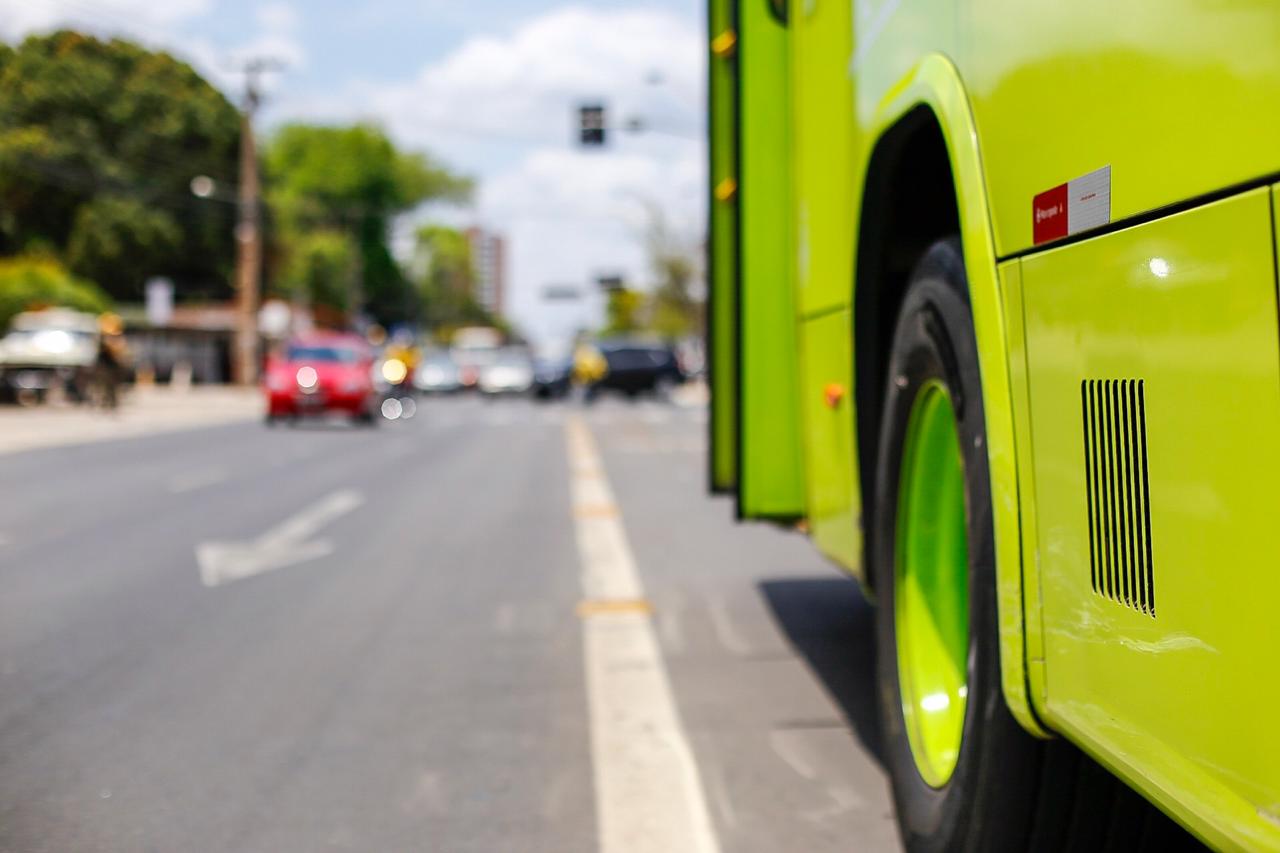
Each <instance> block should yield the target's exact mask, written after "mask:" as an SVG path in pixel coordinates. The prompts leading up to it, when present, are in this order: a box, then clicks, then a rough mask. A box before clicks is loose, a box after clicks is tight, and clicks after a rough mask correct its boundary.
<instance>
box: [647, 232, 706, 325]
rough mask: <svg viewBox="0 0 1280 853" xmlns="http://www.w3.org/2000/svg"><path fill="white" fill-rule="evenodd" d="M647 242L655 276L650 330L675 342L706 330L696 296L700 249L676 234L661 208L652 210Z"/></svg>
mask: <svg viewBox="0 0 1280 853" xmlns="http://www.w3.org/2000/svg"><path fill="white" fill-rule="evenodd" d="M645 243H646V249H647V251H648V255H649V268H650V274H651V275H652V276H653V290H652V294H651V295H650V297H649V300H648V302H649V305H648V306H647V311H646V314H647V317H646V320H647V325H648V327H649V329H650V330H651V331H653V332H655V333H657V334H659V335H661V336H662V337H664V338H667V339H671V340H674V339H677V338H683V337H688V336H690V335H695V334H699V333H700V332H701V330H702V329H703V304H702V302H701V300H698V299H696V298H695V297H694V293H693V286H694V281H695V279H696V277H697V273H698V251H697V247H696V246H695V245H693V244H692V243H691V242H690V241H688V240H685V239H682V238H681V237H680V236H679V235H678V234H676V233H675V232H674V231H672V229H671V227H670V226H669V225H668V224H667V222H666V219H665V218H664V217H663V216H662V214H661V212H660V211H659V210H658V209H657V208H653V209H651V211H650V224H649V231H648V234H647V235H646V240H645Z"/></svg>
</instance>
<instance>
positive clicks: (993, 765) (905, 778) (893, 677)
mask: <svg viewBox="0 0 1280 853" xmlns="http://www.w3.org/2000/svg"><path fill="white" fill-rule="evenodd" d="M932 381H937V382H941V383H942V385H943V386H944V387H945V388H946V390H947V392H948V393H949V395H950V397H951V401H952V405H953V406H954V409H955V415H956V425H957V427H958V431H959V439H960V449H961V455H962V457H963V467H964V491H965V503H966V509H967V511H966V519H967V524H966V532H967V536H968V559H969V570H968V577H969V651H968V658H967V660H968V663H967V668H968V698H967V701H966V703H965V714H964V723H963V733H962V739H961V745H960V751H959V756H958V758H957V761H956V766H955V770H954V772H953V773H952V775H951V776H950V778H949V779H948V780H947V782H946V783H945V784H943V785H942V786H941V787H938V788H935V787H932V786H931V785H929V784H928V783H927V782H926V781H925V780H924V778H922V776H921V775H920V772H919V770H918V769H917V766H916V762H915V759H914V757H913V755H912V752H911V745H910V742H909V739H908V735H907V731H906V723H905V722H904V715H903V707H902V699H901V685H900V683H899V677H898V676H899V673H898V652H897V635H896V630H895V624H894V593H895V590H894V575H895V571H894V566H895V564H896V555H895V549H896V541H897V533H896V527H897V506H898V492H899V472H900V469H901V466H902V454H903V445H904V442H905V433H906V427H907V422H908V418H909V416H910V414H911V411H912V406H913V404H914V402H915V399H916V395H917V393H918V392H919V390H920V389H921V387H922V386H924V385H925V383H928V382H932ZM873 519H874V521H873V523H874V525H875V527H874V531H873V535H872V548H873V552H872V571H873V573H874V578H873V583H874V586H875V590H876V595H877V599H878V602H877V603H878V606H877V608H876V611H877V615H876V641H877V655H876V656H877V661H876V663H877V675H878V678H879V683H880V696H881V714H882V723H883V726H882V728H883V734H884V739H885V744H884V751H885V760H886V763H887V765H888V769H889V773H890V776H891V778H892V782H893V795H894V802H895V804H896V806H897V814H898V826H899V830H900V832H901V835H902V840H903V843H904V844H905V845H906V847H907V849H909V850H912V851H938V853H942V851H967V850H973V851H997V850H1022V849H1025V845H1026V843H1027V841H1028V840H1029V829H1030V823H1031V815H1032V813H1033V810H1034V806H1035V793H1036V787H1037V786H1036V784H1035V782H1036V777H1037V775H1038V774H1037V770H1038V768H1039V763H1040V762H1039V759H1040V755H1041V751H1042V747H1041V744H1040V743H1038V742H1037V741H1036V740H1035V739H1034V738H1032V737H1031V736H1030V735H1029V734H1027V733H1026V732H1025V731H1023V730H1022V729H1021V727H1019V725H1018V724H1017V722H1016V721H1015V720H1014V719H1013V717H1012V715H1011V714H1010V713H1009V711H1008V709H1007V708H1006V707H1005V703H1004V698H1003V695H1002V693H1001V687H1000V652H999V646H998V636H999V635H998V632H997V624H996V599H995V590H996V584H995V546H994V535H993V532H992V524H991V481H990V477H989V475H988V471H987V459H986V427H985V421H984V416H983V409H982V384H981V377H980V375H979V372H978V354H977V344H976V342H975V340H974V333H973V319H972V315H971V312H970V309H969V300H968V284H967V281H966V277H965V272H964V261H963V257H962V255H961V252H960V246H959V242H958V241H956V240H947V241H944V242H940V243H937V244H935V245H934V246H932V247H931V248H930V249H929V250H928V251H927V252H926V253H925V255H924V257H923V259H922V260H921V261H920V263H919V264H918V265H917V267H916V269H915V271H914V273H913V274H912V276H911V281H910V284H909V285H908V288H907V293H906V296H905V297H904V300H903V305H902V311H901V313H900V315H899V319H898V324H897V328H896V330H895V331H894V337H893V344H892V349H891V352H890V356H889V362H888V383H887V389H886V393H885V406H884V419H883V421H882V428H881V434H880V445H879V458H878V459H877V466H876V490H875V512H874V515H873Z"/></svg>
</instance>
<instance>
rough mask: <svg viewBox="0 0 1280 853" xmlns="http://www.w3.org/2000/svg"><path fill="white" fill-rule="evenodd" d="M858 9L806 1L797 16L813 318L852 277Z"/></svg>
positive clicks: (799, 210) (801, 282)
mask: <svg viewBox="0 0 1280 853" xmlns="http://www.w3.org/2000/svg"><path fill="white" fill-rule="evenodd" d="M851 8H852V7H851V5H850V4H849V3H830V2H828V3H817V4H813V5H812V6H811V7H810V8H806V4H799V5H798V6H797V8H795V9H793V10H792V15H791V30H792V32H791V39H792V44H793V49H792V51H791V60H792V78H793V83H794V85H793V86H792V90H793V95H792V98H793V105H794V109H793V117H792V120H791V130H792V146H793V150H794V158H793V166H792V168H793V170H794V174H795V206H794V214H793V215H794V230H795V234H796V288H797V290H798V293H799V310H800V313H801V314H802V315H803V316H806V317H808V316H813V315H815V314H817V313H821V312H823V311H827V310H834V309H837V308H841V307H844V306H846V305H848V303H849V296H850V292H851V285H852V282H853V251H852V246H851V244H850V242H849V235H851V234H852V233H853V229H854V221H855V216H856V210H857V207H856V205H855V198H856V196H855V190H856V179H855V169H856V166H857V165H858V164H857V162H856V156H855V151H856V145H857V139H858V134H857V133H856V131H855V126H854V117H853V97H854V90H853V78H852V77H850V76H849V72H848V64H849V53H850V50H851V38H852V30H851V27H850V14H851Z"/></svg>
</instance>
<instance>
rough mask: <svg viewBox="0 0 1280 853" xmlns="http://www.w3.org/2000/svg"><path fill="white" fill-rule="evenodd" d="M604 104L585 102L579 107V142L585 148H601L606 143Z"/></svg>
mask: <svg viewBox="0 0 1280 853" xmlns="http://www.w3.org/2000/svg"><path fill="white" fill-rule="evenodd" d="M604 119H605V116H604V106H603V105H602V104H583V105H582V106H580V107H578V142H579V143H580V144H581V145H582V147H584V148H600V147H603V146H604V144H605V123H604Z"/></svg>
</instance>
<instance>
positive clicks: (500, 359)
mask: <svg viewBox="0 0 1280 853" xmlns="http://www.w3.org/2000/svg"><path fill="white" fill-rule="evenodd" d="M532 387H533V360H532V359H531V358H529V354H528V353H526V352H525V351H524V350H518V349H505V350H501V351H500V352H499V353H498V354H497V356H496V357H495V358H494V359H493V361H492V362H490V363H489V364H486V365H484V366H483V367H481V368H480V373H479V376H478V377H477V379H476V388H478V389H479V390H480V392H481V393H482V394H525V393H527V392H528V391H529V389H530V388H532Z"/></svg>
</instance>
